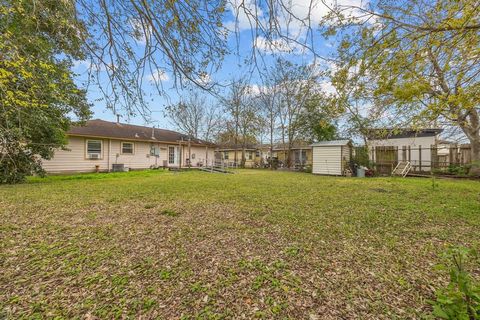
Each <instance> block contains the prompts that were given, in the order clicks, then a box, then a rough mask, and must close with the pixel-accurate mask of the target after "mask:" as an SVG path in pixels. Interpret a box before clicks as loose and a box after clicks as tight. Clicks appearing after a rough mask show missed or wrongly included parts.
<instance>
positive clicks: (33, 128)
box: [0, 0, 89, 183]
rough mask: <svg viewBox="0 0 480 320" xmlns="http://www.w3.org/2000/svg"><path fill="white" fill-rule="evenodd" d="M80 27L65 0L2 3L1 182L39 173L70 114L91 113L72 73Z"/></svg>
mask: <svg viewBox="0 0 480 320" xmlns="http://www.w3.org/2000/svg"><path fill="white" fill-rule="evenodd" d="M82 30H83V29H82V25H81V24H78V23H77V20H76V17H75V8H74V6H73V4H72V3H70V2H68V1H61V2H57V1H40V2H32V1H18V0H15V1H14V0H9V1H2V2H1V5H0V183H16V182H21V181H23V180H24V178H25V176H26V175H29V174H31V173H33V172H36V173H38V174H42V173H43V171H42V169H41V159H49V158H51V157H52V155H53V153H54V150H55V149H56V148H62V147H64V146H65V144H66V137H65V131H66V130H68V128H69V126H70V124H71V116H72V115H75V116H76V117H77V118H78V119H80V120H83V119H86V118H87V117H88V116H89V105H88V103H87V101H86V98H85V92H84V91H82V90H80V89H79V88H78V87H77V85H76V84H75V82H74V80H73V74H72V72H71V64H72V59H79V58H82Z"/></svg>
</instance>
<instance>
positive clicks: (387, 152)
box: [367, 128, 443, 174]
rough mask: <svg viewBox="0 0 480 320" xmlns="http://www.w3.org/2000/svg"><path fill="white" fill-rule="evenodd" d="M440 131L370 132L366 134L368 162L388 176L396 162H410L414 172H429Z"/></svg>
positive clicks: (371, 130) (396, 130)
mask: <svg viewBox="0 0 480 320" xmlns="http://www.w3.org/2000/svg"><path fill="white" fill-rule="evenodd" d="M442 131H443V130H442V129H435V128H432V129H418V130H415V129H370V130H369V132H368V135H367V146H368V149H369V157H370V161H372V162H373V163H375V165H376V167H377V170H378V171H379V173H385V174H389V173H391V172H392V170H393V168H395V166H396V165H397V163H398V162H399V161H409V162H410V163H411V165H412V168H413V170H414V171H430V170H431V167H432V159H433V157H432V150H433V149H435V148H436V146H437V143H438V136H439V134H440V133H441V132H442ZM432 147H433V148H432ZM435 151H436V149H435Z"/></svg>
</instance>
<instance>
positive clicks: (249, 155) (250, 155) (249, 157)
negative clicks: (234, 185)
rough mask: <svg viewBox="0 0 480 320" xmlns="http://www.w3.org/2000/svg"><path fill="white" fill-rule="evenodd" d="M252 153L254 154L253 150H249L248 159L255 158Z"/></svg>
mask: <svg viewBox="0 0 480 320" xmlns="http://www.w3.org/2000/svg"><path fill="white" fill-rule="evenodd" d="M252 154H253V152H252V151H247V159H248V160H252V158H253V156H252Z"/></svg>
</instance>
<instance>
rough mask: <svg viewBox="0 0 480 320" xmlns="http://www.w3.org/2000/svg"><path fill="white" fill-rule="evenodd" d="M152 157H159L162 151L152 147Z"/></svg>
mask: <svg viewBox="0 0 480 320" xmlns="http://www.w3.org/2000/svg"><path fill="white" fill-rule="evenodd" d="M150 155H151V156H159V155H160V149H159V148H158V147H157V146H155V145H153V144H152V145H151V146H150Z"/></svg>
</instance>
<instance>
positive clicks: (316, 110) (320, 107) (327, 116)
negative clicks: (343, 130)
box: [297, 94, 337, 142]
mask: <svg viewBox="0 0 480 320" xmlns="http://www.w3.org/2000/svg"><path fill="white" fill-rule="evenodd" d="M297 121H298V125H299V128H300V136H301V139H303V140H305V141H308V142H315V141H327V140H332V139H334V138H335V137H336V135H337V127H336V126H335V124H334V123H333V121H332V114H331V113H330V112H329V99H327V97H325V96H324V95H321V94H316V95H314V96H313V97H312V98H311V99H309V100H308V101H306V102H305V106H304V108H303V110H302V112H301V114H300V116H299V118H298V120H297Z"/></svg>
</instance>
